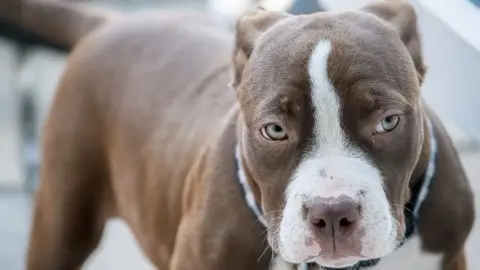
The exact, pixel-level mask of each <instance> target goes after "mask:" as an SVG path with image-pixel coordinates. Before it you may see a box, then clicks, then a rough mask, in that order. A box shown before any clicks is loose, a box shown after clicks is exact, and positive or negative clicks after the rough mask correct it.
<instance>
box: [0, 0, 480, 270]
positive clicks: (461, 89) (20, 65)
mask: <svg viewBox="0 0 480 270" xmlns="http://www.w3.org/2000/svg"><path fill="white" fill-rule="evenodd" d="M0 1H2V0H0ZM63 1H66V0H63ZM93 2H94V4H98V5H103V6H106V7H108V8H112V9H117V10H123V11H126V12H135V11H138V10H152V9H164V10H168V9H176V10H178V9H186V10H191V9H195V10H202V11H205V12H208V13H210V14H211V15H212V16H217V17H218V18H219V19H220V20H224V21H225V24H226V25H230V26H231V25H232V23H233V22H234V20H235V17H236V16H238V14H239V13H241V12H242V11H244V9H245V8H247V7H248V6H251V5H252V4H253V3H254V2H255V1H254V0H150V1H145V0H144V1H142V0H103V1H93ZM369 2H372V0H318V1H317V0H272V1H266V5H267V7H268V8H271V9H282V10H287V11H288V12H290V13H295V14H300V13H312V12H318V11H322V10H332V11H337V10H345V9H354V8H358V7H361V6H362V5H364V4H366V3H369ZM411 2H412V3H413V4H414V5H415V7H416V9H417V13H418V16H419V24H420V29H421V32H422V42H423V52H424V56H425V62H426V63H427V65H428V67H429V69H428V72H427V77H426V79H425V82H424V86H423V89H422V91H423V96H424V98H425V99H426V100H427V102H428V103H429V104H430V105H431V106H432V107H433V108H434V109H435V110H436V112H437V113H438V114H439V115H440V117H441V118H442V119H443V121H444V123H445V125H446V127H447V129H448V131H449V132H450V134H451V136H452V138H453V141H454V143H455V146H456V147H457V149H458V151H459V153H460V156H461V158H462V161H463V164H464V166H465V168H466V170H467V174H468V175H469V178H470V181H471V183H472V186H473V187H474V189H475V192H476V193H477V194H478V193H479V192H480V147H479V142H480V121H479V119H480V89H478V88H479V87H480V31H479V29H478V28H479V27H480V0H412V1H411ZM66 59H67V54H66V52H65V51H64V50H63V48H57V47H53V46H52V45H50V44H48V42H45V41H44V40H41V39H39V38H37V37H35V36H32V35H30V34H29V33H28V32H25V31H23V29H21V28H20V27H18V25H14V24H12V23H10V22H9V21H8V20H7V19H6V16H2V15H1V12H0V269H4V270H20V269H24V267H25V264H24V257H25V251H26V250H25V249H26V244H27V240H28V234H29V229H30V228H29V226H30V218H31V213H32V198H33V195H34V192H35V189H36V186H37V185H38V179H37V172H38V168H39V166H40V164H41V163H40V160H39V150H38V136H39V132H40V129H41V126H42V123H43V120H44V118H45V115H46V112H47V111H48V108H49V106H50V101H51V99H52V95H53V93H54V91H55V87H56V84H57V82H58V80H59V78H60V76H61V74H62V71H63V68H64V66H65V60H66ZM477 209H480V201H479V198H478V196H477ZM478 216H480V215H477V217H478ZM479 226H480V225H478V222H477V225H476V228H475V229H474V233H473V235H472V237H471V238H470V240H469V242H468V253H469V254H470V256H469V265H470V268H469V269H480V258H479V257H478V256H476V257H475V256H473V254H474V253H476V254H477V255H478V254H479V253H478V252H479V251H480V227H479ZM85 269H91V270H97V269H116V270H123V269H138V270H143V269H145V270H146V269H154V268H153V266H151V265H150V264H149V263H148V261H147V260H146V259H145V257H144V256H143V255H142V254H141V252H140V251H139V249H138V247H137V246H136V243H135V240H134V239H133V237H132V236H131V234H130V232H129V230H128V228H127V227H126V225H125V224H124V223H123V222H121V221H119V220H112V221H110V222H109V224H108V225H107V228H106V231H105V234H104V237H103V239H102V242H101V245H100V247H99V248H98V249H97V251H96V252H95V254H94V255H93V256H92V257H91V259H90V260H89V262H88V264H87V266H86V267H85Z"/></svg>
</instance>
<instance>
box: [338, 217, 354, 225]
mask: <svg viewBox="0 0 480 270" xmlns="http://www.w3.org/2000/svg"><path fill="white" fill-rule="evenodd" d="M350 224H351V222H350V221H348V219H347V218H342V219H341V220H340V227H348V226H349V225H350Z"/></svg>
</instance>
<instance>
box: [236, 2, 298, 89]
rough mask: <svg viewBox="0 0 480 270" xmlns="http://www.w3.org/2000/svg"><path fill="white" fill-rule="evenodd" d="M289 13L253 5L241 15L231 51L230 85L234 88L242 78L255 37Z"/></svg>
mask: <svg viewBox="0 0 480 270" xmlns="http://www.w3.org/2000/svg"><path fill="white" fill-rule="evenodd" d="M289 16H291V15H289V14H287V13H284V12H278V11H267V10H265V9H264V8H262V7H255V8H253V9H250V10H248V11H247V12H245V13H244V14H243V15H241V16H240V17H239V18H238V20H237V23H236V27H235V31H236V33H235V48H234V51H233V60H232V62H233V63H232V64H233V69H232V72H233V76H232V82H231V84H230V86H231V87H232V88H234V89H235V88H236V87H237V86H238V84H239V83H240V80H241V78H242V73H243V69H244V67H245V64H246V63H247V61H248V59H249V58H250V55H251V54H252V51H253V49H254V47H255V43H256V41H257V39H258V38H259V37H260V36H261V35H262V34H263V33H264V32H265V31H267V30H268V29H269V28H270V27H272V26H273V25H274V24H276V23H277V22H279V21H280V20H282V19H284V18H287V17H289Z"/></svg>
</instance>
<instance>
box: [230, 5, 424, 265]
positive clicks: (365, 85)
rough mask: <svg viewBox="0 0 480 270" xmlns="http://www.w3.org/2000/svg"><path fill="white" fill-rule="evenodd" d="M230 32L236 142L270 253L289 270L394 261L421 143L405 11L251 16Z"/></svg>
mask: <svg viewBox="0 0 480 270" xmlns="http://www.w3.org/2000/svg"><path fill="white" fill-rule="evenodd" d="M236 31H237V33H236V35H237V36H236V48H235V51H234V54H233V70H234V72H233V73H234V74H233V81H232V86H233V87H234V88H235V90H236V92H237V96H238V100H239V103H240V105H241V111H242V113H241V117H242V119H243V121H242V123H243V126H242V127H241V128H240V131H239V139H240V143H241V151H242V154H243V158H244V161H245V168H246V169H245V170H246V171H247V175H248V176H249V181H250V182H251V183H250V184H251V185H252V186H253V188H254V193H255V195H256V197H257V200H258V201H259V202H260V203H261V206H262V208H263V210H264V211H265V215H266V218H267V220H268V223H269V230H268V233H269V242H270V244H271V246H272V247H273V248H274V250H275V251H276V252H278V253H279V254H280V255H281V256H282V257H283V258H284V259H285V260H286V261H288V262H291V263H302V262H306V261H309V262H316V263H318V264H319V265H322V266H327V267H345V266H349V265H353V264H355V263H356V262H358V261H359V260H365V259H371V258H379V257H382V256H385V255H387V254H389V253H390V252H392V251H393V250H394V249H395V248H396V246H397V245H398V243H399V240H401V239H402V237H403V233H404V215H403V205H404V204H405V203H406V201H407V200H408V198H409V189H408V184H409V180H410V178H411V175H412V172H413V170H414V168H415V166H416V164H417V161H418V159H419V156H420V153H421V150H422V145H423V138H424V132H423V121H424V119H423V111H422V107H421V98H420V90H419V89H420V84H421V80H422V77H423V75H424V73H425V67H424V65H423V61H422V56H421V50H420V42H419V37H418V33H417V23H416V16H415V13H414V10H413V8H412V6H411V5H410V4H408V3H406V2H401V1H392V2H388V1H387V2H381V3H377V4H373V5H370V6H367V7H365V8H364V9H362V10H359V11H349V12H342V13H317V14H311V15H302V16H292V15H288V14H285V13H279V12H272V11H266V10H263V9H261V8H258V9H255V10H252V11H249V12H247V13H246V14H244V15H243V16H242V17H241V18H240V19H239V20H238V23H237V29H236Z"/></svg>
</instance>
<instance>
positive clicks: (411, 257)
mask: <svg viewBox="0 0 480 270" xmlns="http://www.w3.org/2000/svg"><path fill="white" fill-rule="evenodd" d="M421 244H422V242H421V240H420V237H419V236H413V237H412V238H410V239H409V240H408V241H407V242H406V243H405V244H404V245H403V246H402V247H401V248H399V249H398V250H396V251H395V252H394V253H392V254H391V255H389V256H387V257H385V258H382V259H381V260H380V262H379V263H378V264H377V265H376V266H374V267H371V268H368V270H418V269H422V270H440V269H441V265H442V259H443V255H442V254H434V253H426V252H425V251H423V250H422V248H421Z"/></svg>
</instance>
